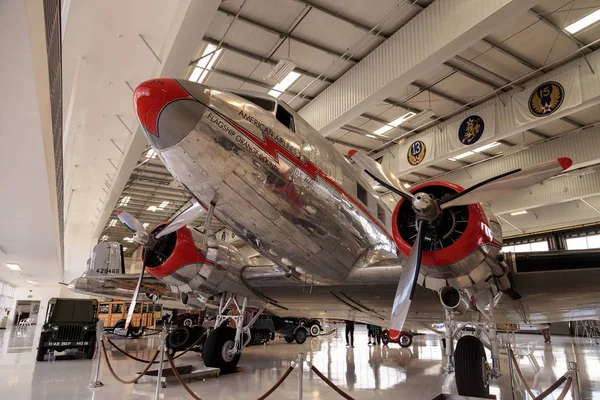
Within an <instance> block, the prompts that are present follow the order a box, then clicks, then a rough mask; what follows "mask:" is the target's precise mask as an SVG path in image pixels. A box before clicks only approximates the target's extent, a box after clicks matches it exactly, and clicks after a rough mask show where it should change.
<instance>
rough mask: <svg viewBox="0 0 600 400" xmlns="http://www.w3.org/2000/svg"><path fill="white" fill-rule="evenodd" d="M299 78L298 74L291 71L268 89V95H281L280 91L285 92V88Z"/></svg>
mask: <svg viewBox="0 0 600 400" xmlns="http://www.w3.org/2000/svg"><path fill="white" fill-rule="evenodd" d="M298 78H300V74H299V73H297V72H294V71H291V72H290V73H289V74H287V76H286V77H285V78H283V79H282V80H281V82H279V83H278V84H277V85H275V86H273V89H271V90H270V91H269V95H271V96H273V97H279V96H281V93H283V92H285V90H286V89H287V88H289V87H290V86H292V83H294V82H296V80H298Z"/></svg>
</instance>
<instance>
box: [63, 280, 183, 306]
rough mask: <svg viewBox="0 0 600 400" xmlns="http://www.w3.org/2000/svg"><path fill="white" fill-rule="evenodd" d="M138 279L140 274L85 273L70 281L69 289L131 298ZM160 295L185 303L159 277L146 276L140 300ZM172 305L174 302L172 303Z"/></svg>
mask: <svg viewBox="0 0 600 400" xmlns="http://www.w3.org/2000/svg"><path fill="white" fill-rule="evenodd" d="M137 280H138V274H116V275H105V276H86V275H85V274H84V275H83V276H82V277H80V278H77V279H74V280H73V281H72V282H71V283H69V289H71V290H72V291H74V292H76V293H81V294H87V295H91V296H100V297H110V298H118V299H123V300H131V298H132V296H133V293H134V291H135V287H136V284H137ZM153 295H154V296H159V297H160V302H161V303H163V304H165V305H168V304H167V303H173V302H177V304H176V305H177V306H178V307H183V305H182V304H181V303H180V302H179V300H178V295H177V294H175V293H174V292H172V291H171V290H170V288H169V286H168V285H166V284H165V283H164V282H162V281H160V280H159V279H156V278H153V277H145V278H144V280H143V281H142V286H141V288H140V295H139V299H140V300H148V299H149V298H151V296H153ZM171 305H172V304H171Z"/></svg>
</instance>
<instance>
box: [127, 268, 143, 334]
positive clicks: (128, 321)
mask: <svg viewBox="0 0 600 400" xmlns="http://www.w3.org/2000/svg"><path fill="white" fill-rule="evenodd" d="M145 270H146V268H145V267H144V266H143V265H142V271H141V272H140V276H139V278H138V281H137V285H136V287H135V291H134V292H133V298H132V299H131V304H130V305H129V312H128V313H127V321H125V331H127V330H128V329H129V324H130V323H131V318H132V317H133V312H134V311H135V303H136V302H137V298H138V295H139V294H140V288H141V287H142V280H143V279H144V271H145Z"/></svg>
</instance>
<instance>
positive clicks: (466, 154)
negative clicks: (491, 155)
mask: <svg viewBox="0 0 600 400" xmlns="http://www.w3.org/2000/svg"><path fill="white" fill-rule="evenodd" d="M473 154H475V153H473V152H472V151H467V152H466V153H462V154H459V155H457V156H454V157H451V158H449V159H448V160H450V161H456V160H460V159H462V158H465V157H469V156H472V155H473Z"/></svg>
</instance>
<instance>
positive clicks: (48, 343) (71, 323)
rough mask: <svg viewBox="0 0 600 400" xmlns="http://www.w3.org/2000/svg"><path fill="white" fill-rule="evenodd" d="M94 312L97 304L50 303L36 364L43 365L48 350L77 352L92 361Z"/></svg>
mask: <svg viewBox="0 0 600 400" xmlns="http://www.w3.org/2000/svg"><path fill="white" fill-rule="evenodd" d="M97 311H98V301H97V300H88V299H58V298H52V299H50V301H48V309H47V311H46V322H45V323H44V326H43V328H42V334H41V336H40V343H39V347H38V351H37V357H36V360H37V361H44V356H45V355H46V354H47V353H48V352H49V351H50V350H54V351H65V350H67V349H77V350H81V351H83V352H84V353H85V357H86V358H87V359H91V358H93V357H94V351H95V350H96V324H97V322H98V318H96V312H97Z"/></svg>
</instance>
